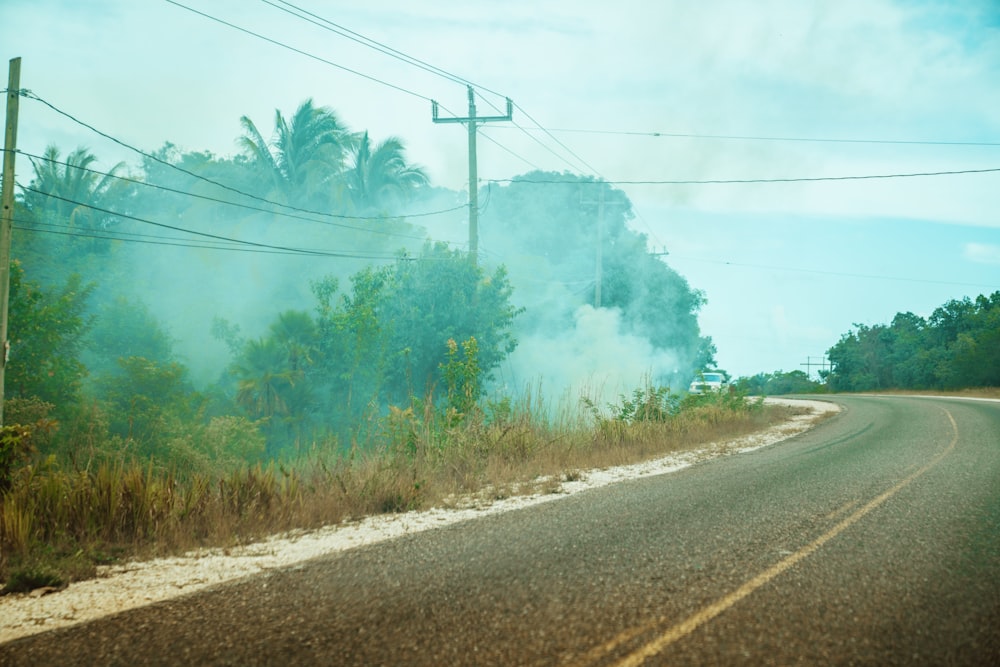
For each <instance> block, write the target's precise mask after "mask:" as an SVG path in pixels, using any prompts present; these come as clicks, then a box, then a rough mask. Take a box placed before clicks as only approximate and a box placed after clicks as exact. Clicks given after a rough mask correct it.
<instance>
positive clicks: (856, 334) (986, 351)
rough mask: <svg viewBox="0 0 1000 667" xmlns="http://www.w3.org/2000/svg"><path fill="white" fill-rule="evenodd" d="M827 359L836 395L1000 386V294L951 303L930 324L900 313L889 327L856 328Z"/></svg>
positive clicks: (932, 318)
mask: <svg viewBox="0 0 1000 667" xmlns="http://www.w3.org/2000/svg"><path fill="white" fill-rule="evenodd" d="M827 355H828V357H829V359H830V361H831V362H832V363H833V365H834V370H833V371H832V372H829V373H828V374H827V382H828V384H829V386H830V388H831V390H833V391H872V390H879V389H956V388H962V387H988V386H997V385H1000V292H994V293H993V294H992V295H990V296H985V295H980V296H978V297H976V300H975V301H973V300H971V299H969V298H965V299H962V300H952V301H949V302H947V303H945V304H944V305H943V306H941V307H940V308H937V309H936V310H935V311H934V312H933V313H932V314H931V316H930V317H929V318H927V319H926V320H924V318H922V317H919V316H917V315H914V314H913V313H899V314H897V315H896V317H895V318H893V321H892V323H891V324H890V325H888V326H886V325H881V324H877V325H874V326H866V325H861V324H856V325H855V329H854V330H853V331H850V332H848V333H846V334H844V335H843V336H841V338H840V341H839V342H838V343H837V344H836V345H834V346H833V347H832V348H830V350H829V352H828V353H827Z"/></svg>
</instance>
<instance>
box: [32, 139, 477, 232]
mask: <svg viewBox="0 0 1000 667" xmlns="http://www.w3.org/2000/svg"><path fill="white" fill-rule="evenodd" d="M17 152H18V153H20V154H21V155H24V156H26V157H28V158H31V159H38V160H44V161H46V162H50V163H52V164H59V165H63V166H65V167H67V168H69V169H79V170H80V171H85V172H87V173H90V174H96V175H99V176H105V177H109V178H113V179H117V180H120V181H124V182H126V183H132V184H134V185H139V186H144V187H148V188H152V189H155V190H161V191H164V192H170V193H173V194H179V195H182V196H186V197H193V198H195V199H202V200H204V201H210V202H213V203H216V204H224V205H227V206H234V207H236V208H242V209H245V210H248V211H256V212H259V213H268V214H270V215H274V216H277V217H282V218H289V219H292V220H304V221H306V222H315V223H317V224H321V225H329V226H332V227H339V228H342V229H350V230H352V231H359V232H369V233H372V234H382V235H385V236H397V237H400V238H408V239H417V240H422V239H424V238H425V237H424V236H418V235H415V234H402V233H399V232H391V231H386V230H380V229H373V228H370V227H357V226H355V225H348V224H345V223H337V222H332V221H329V220H317V219H315V218H309V217H305V216H301V215H294V214H292V213H283V212H281V211H274V210H271V209H266V208H260V207H258V206H251V205H250V204H241V203H239V202H234V201H229V200H227V199H219V198H217V197H209V196H208V195H201V194H198V193H195V192H189V191H187V190H178V189H176V188H171V187H168V186H165V185H159V184H157V183H150V182H148V181H142V180H139V179H136V178H130V177H128V176H119V175H118V174H112V173H109V172H104V171H99V170H97V169H91V168H89V167H81V166H80V165H75V164H71V163H69V162H65V161H63V160H56V159H53V158H50V157H45V156H43V155H35V154H34V153H27V152H25V151H22V150H20V149H19V150H18V151H17ZM465 207H466V204H461V205H459V206H453V207H451V208H446V209H441V210H439V211H430V212H426V213H415V214H413V215H412V216H410V215H401V216H394V217H401V218H408V217H414V218H417V217H425V216H431V215H440V214H444V213H451V212H454V211H458V210H460V209H463V208H465ZM329 215H334V214H329ZM336 217H338V218H344V219H351V220H386V219H390V218H391V217H393V216H390V217H386V216H379V217H375V216H348V215H337V216H336Z"/></svg>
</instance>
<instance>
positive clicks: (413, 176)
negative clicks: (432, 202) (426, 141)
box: [347, 132, 428, 210]
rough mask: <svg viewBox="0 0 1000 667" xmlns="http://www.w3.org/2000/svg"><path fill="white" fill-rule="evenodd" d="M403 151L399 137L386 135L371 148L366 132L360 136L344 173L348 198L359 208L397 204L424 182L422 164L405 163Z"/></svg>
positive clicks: (374, 207) (425, 178)
mask: <svg viewBox="0 0 1000 667" xmlns="http://www.w3.org/2000/svg"><path fill="white" fill-rule="evenodd" d="M405 150H406V149H405V148H404V147H403V142H402V140H401V139H399V138H398V137H389V138H388V139H386V140H385V141H383V142H381V143H380V144H378V145H377V146H376V147H375V150H372V145H371V139H369V138H368V132H365V133H364V135H362V137H361V140H360V141H359V142H358V144H357V148H356V150H355V152H354V165H353V167H352V168H351V171H350V172H349V173H348V175H347V179H348V182H347V185H348V189H349V191H350V193H351V201H352V202H353V203H354V206H355V207H356V208H357V209H358V210H370V209H376V208H379V207H386V206H391V205H392V204H396V203H400V202H402V201H405V200H406V199H407V198H408V197H409V196H410V194H411V193H412V192H413V190H414V189H415V188H418V187H420V186H422V185H427V182H428V179H427V173H426V172H425V171H424V169H423V168H422V167H419V166H415V165H410V164H407V163H406V158H405V157H404V155H403V154H404V153H405Z"/></svg>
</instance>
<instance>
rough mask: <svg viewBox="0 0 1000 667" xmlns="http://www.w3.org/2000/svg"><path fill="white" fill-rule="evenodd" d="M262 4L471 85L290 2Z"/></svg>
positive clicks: (388, 54) (454, 81) (409, 63)
mask: <svg viewBox="0 0 1000 667" xmlns="http://www.w3.org/2000/svg"><path fill="white" fill-rule="evenodd" d="M261 2H263V3H264V4H266V5H270V6H272V7H274V8H275V9H277V10H279V11H282V12H285V13H286V14H290V15H292V16H294V17H296V18H300V19H302V20H303V21H307V22H309V23H312V24H313V25H315V26H318V27H320V28H322V29H324V30H327V31H329V32H332V33H334V34H337V35H340V36H341V37H346V38H347V39H349V40H351V41H352V42H357V43H358V44H361V45H363V46H367V47H368V48H370V49H375V50H376V51H378V52H380V53H384V54H385V55H387V56H389V57H390V58H395V59H396V60H399V61H401V62H404V63H406V64H408V65H414V66H415V67H419V68H420V69H422V70H424V71H426V72H430V73H431V74H434V75H436V76H440V77H442V78H445V79H447V80H448V81H451V82H452V83H458V84H461V85H463V86H464V85H468V84H469V82H468V81H466V80H465V79H462V78H461V77H458V76H457V75H454V74H451V73H450V72H447V71H445V70H443V69H441V68H440V67H435V66H434V65H431V64H430V63H427V62H424V61H423V60H420V59H419V58H414V57H412V56H409V55H407V54H405V53H403V52H402V51H398V50H396V49H394V48H392V47H391V46H388V45H386V44H383V43H381V42H379V41H376V40H374V39H371V38H369V37H365V36H364V35H362V34H361V33H358V32H355V31H353V30H351V29H350V28H345V27H344V26H342V25H339V24H337V23H334V22H333V21H330V20H329V19H325V18H323V17H322V16H319V15H318V14H314V13H312V12H310V11H308V10H306V9H303V8H302V7H298V6H296V5H293V4H292V3H290V2H284V0H281V4H283V5H286V6H287V7H279V6H278V5H277V4H275V3H273V2H271V0H261ZM293 10H294V11H293ZM296 12H300V13H296ZM310 17H311V18H310ZM313 19H316V20H313Z"/></svg>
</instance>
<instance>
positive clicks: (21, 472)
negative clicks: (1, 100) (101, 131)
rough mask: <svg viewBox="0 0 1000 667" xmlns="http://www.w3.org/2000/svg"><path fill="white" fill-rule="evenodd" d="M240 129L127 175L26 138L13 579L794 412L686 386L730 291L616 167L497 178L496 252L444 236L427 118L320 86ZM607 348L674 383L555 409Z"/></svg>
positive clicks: (344, 513) (6, 472)
mask: <svg viewBox="0 0 1000 667" xmlns="http://www.w3.org/2000/svg"><path fill="white" fill-rule="evenodd" d="M237 121H238V122H237ZM234 130H237V131H238V132H240V135H239V136H238V138H237V146H238V149H239V150H238V153H237V154H236V155H233V156H216V155H213V154H211V153H209V152H204V151H187V150H182V149H180V148H179V147H177V146H176V145H174V144H171V143H169V142H168V143H165V144H164V145H163V146H162V147H161V148H160V149H159V150H155V151H152V152H141V151H140V152H139V159H138V163H136V164H128V163H126V162H120V163H117V164H114V165H113V166H110V167H108V166H101V163H100V160H99V159H98V157H97V155H95V154H94V153H92V152H91V151H90V150H89V149H88V148H86V147H82V146H81V147H79V148H76V149H74V150H71V151H66V150H64V149H60V148H59V147H57V146H50V147H49V148H48V149H47V150H46V151H45V152H44V153H43V154H40V155H28V154H25V155H24V156H23V157H20V158H19V159H21V160H24V159H27V162H21V163H20V164H19V165H18V166H19V167H21V168H25V169H30V170H31V171H32V172H33V174H32V177H31V179H30V181H29V182H28V185H22V184H20V183H19V184H18V188H19V193H18V197H17V201H16V205H15V209H16V210H15V219H16V227H17V229H16V233H15V234H14V236H13V246H12V256H13V257H14V258H15V261H14V262H13V263H12V267H11V285H10V318H9V338H10V343H11V347H10V358H9V362H8V363H7V365H6V366H5V401H4V406H3V407H4V412H3V424H4V427H3V429H2V431H0V585H3V586H4V587H5V588H6V590H18V589H24V588H32V587H36V586H43V585H59V584H60V582H62V583H64V582H67V581H70V580H72V579H74V578H78V577H87V576H91V575H92V574H93V573H94V571H95V567H96V566H97V565H98V564H101V563H107V562H114V561H118V560H121V559H124V558H133V557H146V556H153V555H158V554H166V553H175V552H178V551H183V550H186V549H190V548H193V547H198V546H207V545H215V546H222V547H225V546H227V545H232V544H239V543H243V542H245V541H247V540H252V539H254V538H255V537H259V536H262V535H265V534H268V533H272V532H275V531H283V530H288V529H293V528H301V529H308V528H310V527H316V526H320V525H324V524H329V523H336V522H339V521H344V520H346V519H348V518H352V517H360V516H365V515H369V514H372V513H380V512H400V511H406V510H409V509H415V508H421V507H429V506H433V505H441V504H448V503H455V502H459V500H457V499H458V498H461V497H465V496H466V495H467V494H477V493H478V494H485V495H486V496H491V495H492V496H493V497H497V496H502V495H509V494H515V493H527V492H529V491H532V490H543V491H544V490H552V489H555V488H556V487H557V486H558V485H559V483H560V479H564V478H566V477H567V476H573V475H576V474H579V472H578V471H579V470H583V469H586V468H589V467H595V466H596V467H600V466H604V465H612V464H616V463H622V462H626V461H632V460H635V459H637V458H639V459H641V458H644V457H647V456H655V455H657V454H660V453H663V452H665V451H672V450H675V449H682V448H688V447H694V446H697V445H698V444H699V443H702V442H705V441H707V440H713V439H717V438H721V437H726V436H728V435H732V434H737V433H743V432H746V431H747V430H753V429H758V428H760V427H761V426H763V425H764V424H766V423H768V422H769V421H770V420H772V419H777V418H778V417H780V415H778V414H775V413H773V412H769V411H768V410H765V409H763V408H761V407H760V406H757V405H756V404H754V403H751V402H748V401H746V400H745V399H744V398H743V397H742V396H740V395H738V394H734V395H732V396H730V395H728V394H727V395H725V396H709V397H700V398H690V399H682V398H680V397H678V396H673V395H671V394H670V393H669V392H668V391H667V390H666V389H661V388H660V385H669V386H673V387H683V386H687V383H688V382H689V381H690V379H691V377H690V376H691V375H692V374H693V373H694V371H695V370H696V369H698V368H706V367H711V366H712V365H713V361H714V360H713V354H714V346H713V345H712V342H711V339H710V338H708V337H707V336H702V335H701V332H700V329H699V326H698V319H697V313H698V310H699V308H701V306H702V305H703V304H704V303H705V300H704V296H703V295H702V294H701V293H700V292H699V291H698V290H696V289H692V288H691V286H690V285H688V283H687V281H686V280H685V279H684V278H683V277H682V276H681V275H679V274H678V273H677V272H676V271H674V270H673V269H671V268H670V267H669V266H668V264H667V263H666V262H664V261H662V260H661V259H660V258H658V257H653V256H651V255H650V254H649V252H648V249H647V243H646V239H645V238H644V237H643V236H642V235H641V234H638V233H636V232H635V231H633V230H632V229H630V228H629V226H628V225H627V221H628V220H629V219H630V217H631V215H632V214H631V205H630V203H629V201H628V198H627V197H626V196H625V193H624V192H622V191H620V190H617V189H615V188H614V187H612V186H611V185H610V184H608V183H604V182H601V181H598V180H597V179H594V178H591V177H582V176H581V177H575V176H572V175H569V174H548V173H543V172H535V173H533V174H529V175H528V176H530V177H528V178H519V179H515V180H514V181H512V182H511V183H509V184H506V185H496V184H491V185H488V186H485V185H484V187H483V188H482V190H483V191H482V192H481V193H480V194H481V196H480V202H481V203H482V205H481V213H482V218H481V223H482V224H481V232H482V236H481V241H482V244H481V251H480V253H479V255H478V257H470V256H469V254H468V253H467V252H465V251H464V250H462V249H461V248H460V247H456V244H455V243H450V244H446V243H442V242H438V241H435V239H439V238H449V239H454V238H456V237H458V238H460V237H461V236H462V232H464V231H465V225H466V222H465V215H466V213H465V211H466V202H467V200H468V197H467V195H466V194H465V193H461V192H452V191H448V190H445V189H443V188H436V187H434V186H432V185H431V183H430V182H429V180H428V176H427V174H426V173H425V171H424V170H423V169H422V168H421V167H420V166H419V165H417V164H415V163H413V162H410V160H409V158H408V156H407V155H406V151H405V147H404V144H403V142H402V140H400V139H398V138H396V137H388V138H385V139H383V140H381V141H378V140H373V139H372V138H371V137H370V136H369V135H368V133H367V132H364V131H360V132H358V131H352V130H350V129H349V128H348V127H347V126H346V124H345V123H344V122H343V120H342V119H341V118H340V117H339V116H338V115H337V114H336V112H334V111H333V110H332V109H330V108H328V107H323V106H319V105H316V104H314V103H313V101H312V100H306V101H304V102H302V103H301V104H300V105H299V106H298V107H297V108H296V110H295V111H294V113H292V114H290V115H287V116H286V115H284V114H283V113H282V112H280V111H276V112H275V115H274V128H273V131H272V132H270V136H268V132H266V130H264V128H263V126H260V125H258V124H257V123H255V122H254V121H253V120H252V119H251V118H249V117H243V118H240V119H234ZM122 145H124V144H121V145H119V146H118V147H117V148H116V151H117V150H119V149H120V148H121V146H122ZM23 180H24V179H22V182H23ZM551 180H558V181H560V182H559V183H546V181H551ZM599 200H604V201H605V202H606V203H607V204H608V205H607V210H606V212H605V214H604V215H603V216H600V215H599V208H598V207H597V206H594V205H593V204H590V203H587V202H593V201H599ZM599 230H600V231H601V234H600V235H599V234H598V231H599ZM600 236H603V239H604V243H605V248H604V254H603V261H604V269H603V273H602V284H601V285H600V286H598V285H596V284H594V283H593V280H592V279H591V276H593V258H594V256H595V242H596V239H597V238H599V237H600ZM598 295H601V296H600V303H601V304H602V307H600V308H595V307H593V305H592V304H594V303H595V302H597V301H598ZM612 343H614V344H612ZM519 347H520V351H524V350H529V351H530V353H526V354H525V360H523V361H522V362H520V363H521V366H515V362H514V361H512V353H514V352H515V351H516V350H518V348H519ZM600 355H604V357H605V358H603V359H601V360H600V361H601V364H597V365H595V366H593V367H588V368H587V369H585V374H586V372H591V371H592V372H594V373H597V372H598V371H600V372H603V371H604V370H606V369H607V368H613V369H626V370H625V371H623V372H622V375H623V376H624V377H628V378H629V381H630V382H633V381H634V382H635V383H636V384H643V380H642V373H643V372H648V374H649V376H650V379H651V381H650V384H649V386H643V387H642V388H641V389H640V390H638V391H637V392H635V393H633V394H632V395H630V396H626V397H622V398H621V400H620V401H619V402H618V403H616V404H615V405H612V406H608V405H606V404H605V403H606V401H607V399H603V398H602V399H597V398H594V399H593V400H592V401H590V402H589V403H585V404H580V403H579V402H574V401H575V400H576V399H575V398H574V399H566V400H568V401H570V404H569V405H562V404H559V405H553V404H551V403H550V402H549V401H550V400H551V399H550V398H548V397H546V396H545V395H544V394H543V392H542V389H541V386H540V385H541V381H542V380H541V379H540V378H543V377H544V378H552V377H558V378H560V380H565V382H563V383H562V384H561V385H560V386H559V387H558V389H557V390H556V391H557V392H562V391H568V389H569V386H570V385H572V384H573V383H574V382H576V381H577V378H575V377H574V378H570V377H568V376H569V375H571V373H570V372H567V371H573V372H576V371H577V370H578V368H577V367H578V366H581V365H582V363H581V362H583V361H586V360H587V358H596V357H598V356H600ZM626 357H628V359H626ZM626 361H628V362H629V364H626ZM653 363H655V364H656V367H655V368H650V364H653ZM543 366H544V367H543ZM639 369H644V370H639ZM633 375H635V378H634V380H633V379H632V376H633ZM546 381H549V380H546ZM532 382H538V386H537V387H532V386H530V385H531V383H532ZM521 384H527V385H529V386H528V387H519V386H517V385H521ZM547 389H548V390H549V391H552V390H551V389H549V388H548V387H547ZM577 395H579V392H577Z"/></svg>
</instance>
